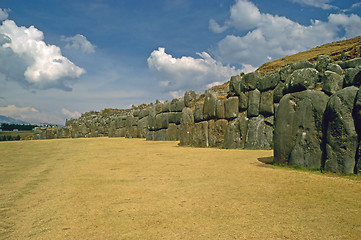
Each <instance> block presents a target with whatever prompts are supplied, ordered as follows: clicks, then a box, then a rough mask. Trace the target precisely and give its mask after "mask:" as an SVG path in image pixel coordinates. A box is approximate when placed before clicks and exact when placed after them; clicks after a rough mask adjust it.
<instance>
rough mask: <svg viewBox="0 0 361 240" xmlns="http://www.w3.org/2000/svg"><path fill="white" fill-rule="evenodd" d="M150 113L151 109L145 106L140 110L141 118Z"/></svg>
mask: <svg viewBox="0 0 361 240" xmlns="http://www.w3.org/2000/svg"><path fill="white" fill-rule="evenodd" d="M148 115H149V109H148V108H143V109H142V110H140V112H139V119H142V118H145V117H147V116H148Z"/></svg>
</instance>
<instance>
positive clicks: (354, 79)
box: [343, 67, 361, 87]
mask: <svg viewBox="0 0 361 240" xmlns="http://www.w3.org/2000/svg"><path fill="white" fill-rule="evenodd" d="M360 84H361V67H356V68H347V69H346V70H345V78H344V82H343V87H348V86H352V85H354V86H360Z"/></svg>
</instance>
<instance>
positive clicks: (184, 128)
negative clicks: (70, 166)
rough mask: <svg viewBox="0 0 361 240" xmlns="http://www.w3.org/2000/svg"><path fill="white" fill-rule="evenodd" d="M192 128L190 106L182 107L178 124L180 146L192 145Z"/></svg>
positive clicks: (192, 117) (192, 118)
mask: <svg viewBox="0 0 361 240" xmlns="http://www.w3.org/2000/svg"><path fill="white" fill-rule="evenodd" d="M193 129H194V116H193V111H192V109H190V108H183V111H182V118H181V124H180V143H179V145H181V146H190V145H192V139H193Z"/></svg>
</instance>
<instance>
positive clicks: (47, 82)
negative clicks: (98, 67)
mask: <svg viewBox="0 0 361 240" xmlns="http://www.w3.org/2000/svg"><path fill="white" fill-rule="evenodd" d="M43 40H44V35H43V32H42V31H40V30H38V29H36V28H35V27H34V26H30V27H29V28H27V27H23V26H21V27H18V26H17V25H16V24H15V22H14V21H12V20H5V21H3V22H2V25H1V26H0V44H1V46H0V72H1V73H2V74H3V75H5V76H6V79H7V80H11V81H18V82H20V83H21V84H23V85H24V86H27V87H33V88H37V89H48V88H60V89H64V90H69V89H70V88H69V84H70V83H71V79H75V78H78V77H80V75H82V74H83V73H85V70H84V69H82V68H80V67H78V66H76V65H75V64H74V63H72V62H71V61H70V60H69V59H67V58H65V57H64V56H62V53H61V51H60V48H59V47H57V46H55V45H47V44H46V43H45V42H44V41H43Z"/></svg>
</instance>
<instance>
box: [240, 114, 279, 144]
mask: <svg viewBox="0 0 361 240" xmlns="http://www.w3.org/2000/svg"><path fill="white" fill-rule="evenodd" d="M272 146H273V128H272V127H270V126H268V125H266V124H265V122H264V117H263V116H261V115H260V116H258V117H253V118H250V119H249V121H248V128H247V135H246V142H245V146H244V147H245V148H246V149H271V148H272Z"/></svg>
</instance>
